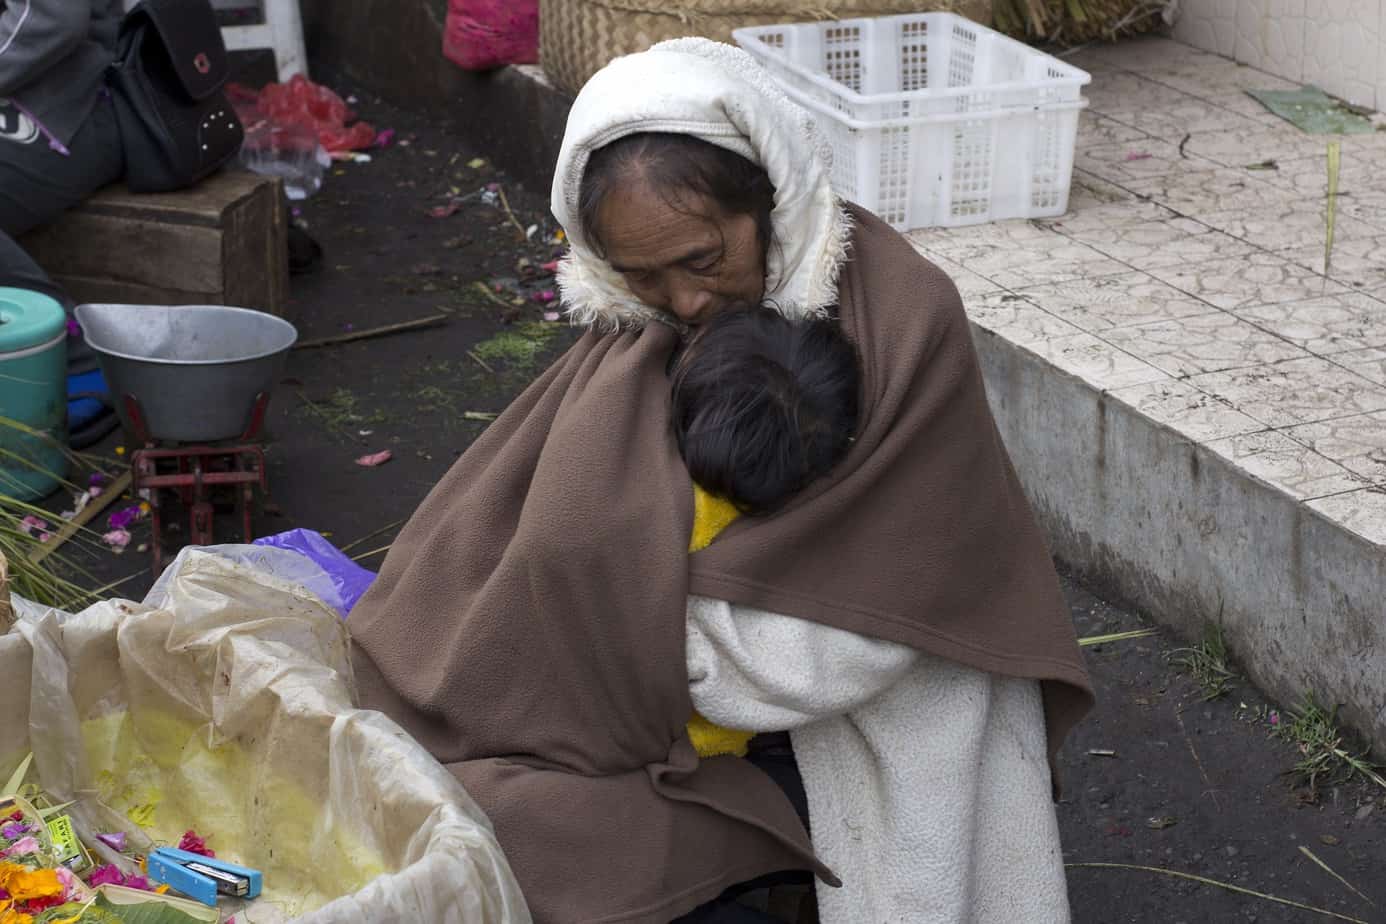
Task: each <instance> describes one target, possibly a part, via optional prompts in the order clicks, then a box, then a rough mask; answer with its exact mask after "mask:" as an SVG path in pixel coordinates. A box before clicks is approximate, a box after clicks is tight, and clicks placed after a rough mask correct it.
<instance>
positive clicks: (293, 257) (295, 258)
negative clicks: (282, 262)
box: [289, 221, 322, 276]
mask: <svg viewBox="0 0 1386 924" xmlns="http://www.w3.org/2000/svg"><path fill="white" fill-rule="evenodd" d="M321 266H322V245H321V244H319V243H318V242H317V241H315V240H313V238H312V236H310V235H309V234H308V232H307V231H305V230H303V228H302V227H300V226H299V225H298V223H297V222H294V221H290V222H289V273H290V274H291V275H294V276H300V275H302V274H304V273H312V272H316V271H317V270H318V269H319V268H320V267H321Z"/></svg>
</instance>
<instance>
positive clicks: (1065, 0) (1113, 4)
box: [993, 0, 1171, 44]
mask: <svg viewBox="0 0 1386 924" xmlns="http://www.w3.org/2000/svg"><path fill="white" fill-rule="evenodd" d="M1170 5H1171V4H1170V2H1169V0H995V3H994V8H993V15H994V17H995V22H996V28H998V29H1000V30H1001V31H1003V32H1009V33H1011V34H1012V35H1024V36H1028V37H1030V38H1037V39H1046V40H1048V41H1051V42H1063V43H1067V44H1077V43H1079V42H1088V41H1092V40H1093V39H1114V38H1117V37H1118V36H1121V35H1129V34H1132V33H1136V32H1145V31H1147V30H1149V29H1151V28H1154V27H1155V26H1156V25H1157V24H1158V23H1159V22H1160V20H1161V14H1162V13H1164V12H1165V10H1166V8H1168V7H1169V6H1170Z"/></svg>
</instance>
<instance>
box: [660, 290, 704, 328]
mask: <svg viewBox="0 0 1386 924" xmlns="http://www.w3.org/2000/svg"><path fill="white" fill-rule="evenodd" d="M712 304H713V297H712V293H711V292H708V291H707V290H706V289H704V288H702V287H701V286H696V285H686V284H685V285H675V286H673V287H672V289H671V291H670V292H669V311H670V312H672V313H673V315H674V317H676V318H678V319H679V320H680V321H682V322H683V323H685V324H698V323H700V322H702V321H706V320H707V316H708V314H709V310H708V309H710V308H711V307H712Z"/></svg>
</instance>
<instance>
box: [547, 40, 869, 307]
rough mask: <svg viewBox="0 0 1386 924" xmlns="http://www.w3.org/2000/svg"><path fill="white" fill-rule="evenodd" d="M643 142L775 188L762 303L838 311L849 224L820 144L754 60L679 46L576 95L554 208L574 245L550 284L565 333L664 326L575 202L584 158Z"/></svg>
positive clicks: (611, 71) (606, 71)
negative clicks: (706, 147)
mask: <svg viewBox="0 0 1386 924" xmlns="http://www.w3.org/2000/svg"><path fill="white" fill-rule="evenodd" d="M639 132H672V133H678V134H687V135H693V136H695V137H697V138H701V139H702V140H704V141H708V142H711V143H712V144H715V145H718V146H719V147H723V148H726V149H728V150H730V151H733V152H735V153H737V154H740V155H741V156H742V157H746V158H748V159H750V160H751V161H753V162H755V163H756V164H758V165H760V166H761V167H763V168H764V169H765V170H766V172H767V173H768V174H769V175H770V180H771V182H772V183H773V184H774V186H775V210H774V212H773V213H772V215H771V221H772V225H773V230H774V237H775V239H774V242H773V246H771V248H770V252H769V256H768V257H767V264H768V265H767V267H766V292H765V297H766V300H767V301H768V302H769V303H771V304H773V305H774V306H775V307H776V308H778V309H779V310H780V311H781V312H782V313H784V314H785V315H787V316H790V317H809V316H815V315H822V314H824V313H825V312H826V310H827V309H828V307H830V306H831V305H833V304H835V303H836V302H837V278H838V273H839V271H840V270H841V267H842V263H843V261H844V260H845V259H846V256H847V246H848V241H849V239H850V236H851V229H852V226H851V220H850V218H849V217H848V215H847V213H846V211H845V210H844V209H843V207H842V204H841V203H840V202H839V201H838V199H837V197H836V196H835V195H834V194H833V192H832V189H831V186H830V183H829V179H830V172H831V166H832V151H831V149H830V148H829V147H828V144H827V142H826V140H825V139H823V138H822V137H821V136H820V135H819V133H818V130H817V127H816V126H815V125H814V123H813V120H812V119H811V118H810V117H809V115H808V113H807V112H805V111H804V110H803V109H802V108H800V107H799V106H797V105H796V104H794V103H793V102H791V101H790V99H789V98H788V97H787V96H785V94H784V92H783V91H781V90H780V89H779V88H778V87H776V86H775V84H774V82H773V81H772V79H771V77H770V74H769V73H768V72H766V71H765V70H764V69H763V68H762V67H761V66H760V65H759V64H757V63H756V61H755V59H754V58H752V57H751V56H750V55H748V54H746V53H745V52H744V51H742V50H740V49H739V48H733V47H732V46H730V45H725V44H723V43H721V42H713V41H710V40H708V39H699V38H687V39H675V40H673V41H668V42H661V43H660V44H658V45H656V46H654V47H653V48H651V49H650V50H649V51H645V52H641V53H640V54H634V55H628V56H626V57H623V58H617V59H616V60H615V61H612V62H611V63H610V64H608V65H607V66H606V67H605V68H603V69H602V70H601V71H599V72H598V73H597V74H596V75H595V76H594V77H593V78H592V79H591V80H590V81H588V83H587V85H586V86H585V87H583V89H582V92H581V93H579V94H578V97H577V100H576V101H575V102H574V103H573V108H572V111H571V112H570V113H569V115H568V127H567V131H566V133H565V134H564V137H563V147H562V149H561V150H560V152H559V155H558V168H557V170H556V171H555V172H554V179H553V201H552V206H553V213H554V216H555V217H556V218H557V219H558V221H559V223H560V224H562V225H563V227H564V229H565V231H566V232H567V235H568V240H569V241H570V242H571V245H572V246H571V249H570V250H569V253H568V255H567V256H566V257H564V259H563V261H562V262H561V263H560V265H559V270H558V285H559V290H560V292H561V294H562V298H563V307H564V308H565V310H566V311H567V314H568V317H569V319H570V320H572V321H573V323H575V324H580V325H584V326H594V327H597V328H600V329H616V328H634V327H641V326H643V325H644V324H645V323H646V322H648V321H651V320H661V321H667V320H669V317H668V315H666V314H665V313H663V312H661V311H659V310H658V309H655V308H651V307H649V306H647V305H644V304H642V303H641V302H640V301H639V299H637V298H636V297H635V296H634V295H633V294H632V293H631V291H630V289H629V287H627V286H626V284H625V282H624V280H623V279H622V278H621V276H620V274H618V273H616V272H615V271H614V270H612V269H611V267H610V266H609V265H608V264H607V263H606V261H604V260H602V259H601V258H600V257H598V256H597V255H596V254H595V253H594V252H593V250H592V249H591V248H590V247H589V246H588V242H587V240H586V239H585V237H584V235H583V233H582V228H581V226H580V224H579V222H578V192H579V190H580V188H581V184H582V175H583V172H584V171H585V170H586V169H587V161H588V158H589V157H590V156H591V154H592V152H593V151H595V150H597V149H598V148H601V147H603V146H604V145H607V144H610V143H611V142H613V141H616V140H617V139H619V138H624V137H625V136H627V135H633V134H637V133H639Z"/></svg>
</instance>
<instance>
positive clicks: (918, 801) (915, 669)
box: [552, 39, 1068, 924]
mask: <svg viewBox="0 0 1386 924" xmlns="http://www.w3.org/2000/svg"><path fill="white" fill-rule="evenodd" d="M642 131H660V132H682V133H686V134H691V135H695V136H697V137H699V138H702V139H703V140H705V141H709V142H711V143H713V144H717V145H721V146H722V147H725V148H728V149H729V150H732V151H735V152H736V153H738V154H741V155H742V156H744V157H748V158H750V159H751V160H753V161H754V162H756V163H758V164H760V165H761V166H763V167H764V168H765V169H766V171H767V172H768V173H769V175H770V179H771V181H772V182H773V183H774V185H775V192H776V195H775V210H774V213H773V215H772V222H773V226H774V234H775V244H776V246H775V247H772V248H771V249H770V265H769V266H768V267H767V274H766V275H767V290H768V291H767V293H766V297H767V299H768V300H770V301H771V302H772V303H773V304H774V305H775V306H776V307H778V308H779V310H781V311H782V312H784V313H785V314H787V315H789V316H791V317H803V316H811V315H817V314H822V313H823V312H824V311H825V310H826V309H827V308H828V307H830V306H832V305H833V304H835V303H836V301H837V277H838V272H839V270H840V268H841V267H842V264H843V263H844V262H845V260H846V259H847V247H848V243H849V240H850V236H851V223H850V220H849V219H848V217H847V216H846V214H845V213H844V211H843V209H842V206H841V203H840V202H839V201H838V200H837V198H836V197H835V196H834V195H833V193H832V190H831V187H830V184H829V171H830V163H831V153H830V151H829V150H828V148H827V146H826V145H825V144H824V142H823V141H822V140H821V138H820V137H819V135H818V133H817V130H816V128H815V127H814V124H813V122H812V120H811V119H810V118H809V117H808V116H807V114H806V113H804V112H803V110H801V109H799V108H798V107H797V106H795V105H794V104H793V103H791V102H790V101H789V100H788V99H787V98H786V97H785V96H784V94H783V93H782V92H780V91H779V90H778V89H777V88H776V87H775V86H774V84H773V82H772V81H771V80H770V78H769V76H768V75H767V74H766V73H765V72H764V71H762V70H761V69H760V67H759V66H758V65H757V64H756V63H755V62H754V60H753V59H751V58H750V56H749V55H747V54H745V53H744V52H741V51H739V50H737V49H734V48H732V47H730V46H727V45H722V44H719V43H716V42H710V41H707V40H704V39H679V40H676V41H672V42H664V43H662V44H659V45H656V46H655V47H654V48H653V49H651V50H650V51H647V52H643V53H641V54H636V55H630V56H628V57H625V58H619V59H617V60H616V61H613V62H612V63H611V64H609V65H608V66H607V67H606V68H605V69H603V70H602V71H600V72H599V73H598V74H597V75H596V76H595V77H593V78H592V80H591V81H590V82H589V83H588V84H587V86H586V87H584V88H583V90H582V92H581V93H580V94H579V95H578V98H577V100H576V101H575V103H574V104H573V108H572V112H571V114H570V116H569V119H568V128H567V133H566V135H565V137H564V140H563V148H562V151H561V152H560V154H559V162H558V169H557V172H556V174H555V177H554V186H553V202H552V204H553V211H554V215H555V216H556V217H557V218H558V220H559V222H560V223H562V225H563V227H564V228H565V229H566V231H567V233H568V239H569V240H570V241H571V243H572V249H571V251H570V252H569V254H568V256H567V257H566V258H565V259H564V261H563V263H562V265H561V267H560V271H559V287H560V289H561V291H562V297H563V304H564V307H565V308H566V310H567V312H568V316H569V318H570V319H571V320H572V321H573V322H574V323H577V324H583V325H597V326H599V327H604V328H618V327H629V326H634V327H638V326H641V325H643V324H645V323H648V322H649V321H651V320H660V321H663V320H667V318H666V317H665V316H664V315H662V314H661V313H660V312H657V311H655V310H654V309H651V308H648V307H647V306H645V305H642V304H641V303H640V302H639V301H638V300H637V299H636V298H635V297H634V296H633V295H632V294H631V292H630V290H629V289H628V288H627V287H626V285H625V284H624V282H623V281H622V279H621V277H620V275H619V274H617V273H615V272H614V271H613V270H611V268H610V267H609V266H607V265H606V263H604V262H603V261H602V260H601V259H600V258H598V257H597V256H596V255H595V254H594V253H593V252H592V251H591V250H590V249H589V247H588V246H587V244H586V242H585V240H584V238H583V234H582V229H581V227H579V225H578V221H577V201H578V192H579V189H580V186H581V180H582V173H583V170H584V169H585V167H586V164H587V160H588V157H589V156H590V155H591V153H592V152H593V151H595V150H596V149H598V148H600V147H602V146H603V145H605V144H607V143H609V142H611V141H614V140H616V139H618V138H621V137H624V136H626V135H629V134H633V133H636V132H642ZM688 617H689V618H688V656H687V660H688V673H689V683H690V689H691V692H692V695H693V702H694V705H695V706H696V707H697V709H698V710H699V711H700V712H701V713H702V714H703V715H704V716H706V717H707V718H709V719H710V720H712V721H714V722H717V723H719V724H722V725H725V726H727V727H731V728H741V729H746V730H750V731H780V730H785V729H790V730H791V736H792V740H793V743H794V749H795V755H796V757H797V759H798V763H799V768H800V772H801V774H802V775H803V778H804V786H805V789H806V790H807V794H808V800H809V820H810V825H811V827H812V835H813V844H814V849H815V851H816V852H817V853H818V855H819V856H820V857H821V858H822V860H823V861H824V862H825V863H826V864H827V865H828V866H829V867H831V868H832V869H833V870H834V871H835V872H836V873H837V874H838V875H839V876H840V877H841V879H842V881H843V887H842V888H841V889H831V888H827V887H825V886H823V885H822V884H821V883H820V884H819V887H818V897H819V909H820V918H821V920H822V921H823V924H855V922H861V924H881V922H913V924H925V922H927V924H973V922H975V924H1014V922H1020V921H1024V922H1027V924H1062V922H1066V921H1067V920H1068V900H1067V892H1066V889H1065V884H1064V875H1063V865H1062V857H1061V854H1060V850H1059V837H1058V826H1057V822H1056V820H1055V816H1054V809H1053V805H1052V803H1051V801H1050V792H1051V790H1050V781H1049V769H1048V765H1047V763H1046V759H1045V732H1044V718H1043V715H1042V711H1041V707H1040V694H1039V687H1038V684H1036V683H1035V682H1033V681H1022V680H1014V679H1010V678H1004V677H995V676H991V675H987V674H983V673H981V672H978V671H975V670H972V669H970V668H964V667H961V666H960V665H957V664H953V663H950V662H947V661H942V660H939V659H937V658H933V657H929V656H925V655H922V654H920V653H919V652H917V651H915V650H913V649H911V648H907V647H905V646H902V645H897V644H894V643H889V642H883V641H880V640H876V639H870V638H865V637H863V636H859V635H854V634H852V633H849V632H844V631H842V630H840V629H834V628H831V627H828V626H824V625H820V624H817V623H811V622H807V621H804V620H801V619H796V618H794V617H792V616H780V615H776V614H773V613H766V612H761V611H756V610H751V609H748V608H744V607H740V606H731V605H729V604H727V603H726V602H724V601H720V600H711V599H707V598H702V597H690V598H689V608H688Z"/></svg>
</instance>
